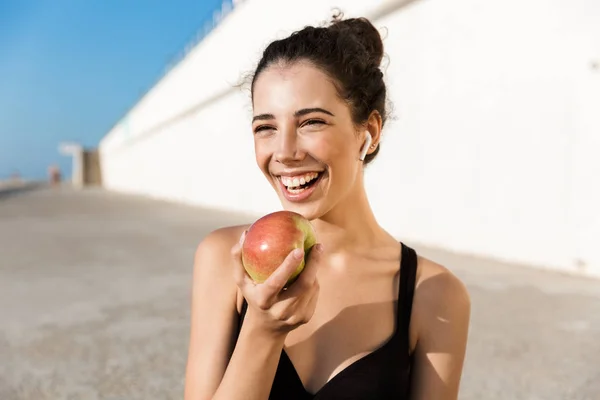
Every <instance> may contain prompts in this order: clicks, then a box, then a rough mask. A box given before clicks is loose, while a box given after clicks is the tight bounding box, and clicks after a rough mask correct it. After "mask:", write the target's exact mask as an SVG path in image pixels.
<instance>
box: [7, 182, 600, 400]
mask: <svg viewBox="0 0 600 400" xmlns="http://www.w3.org/2000/svg"><path fill="white" fill-rule="evenodd" d="M242 221H251V218H250V217H244V216H235V215H230V214H228V215H224V214H222V213H219V212H216V211H211V210H203V209H198V208H193V207H187V206H182V205H174V204H169V203H166V202H159V201H153V200H149V199H140V198H135V197H128V196H123V195H117V194H111V193H106V192H102V191H98V190H86V191H83V192H78V193H75V192H72V191H69V190H64V189H59V190H57V189H38V190H30V191H27V192H16V193H15V192H12V193H10V194H9V195H2V193H0V321H1V322H0V360H1V361H0V399H1V400H13V399H20V400H21V399H23V400H25V399H27V400H29V399H35V400H46V399H48V400H49V399H52V400H58V399H86V400H95V399H145V400H148V399H181V398H182V397H183V374H184V366H185V358H186V350H187V341H188V324H189V321H188V312H189V289H190V274H191V265H192V256H193V251H194V248H195V245H196V244H197V243H198V242H199V241H200V240H201V238H202V237H203V236H204V235H205V234H206V233H207V232H209V231H211V230H213V229H215V228H216V227H218V226H223V225H228V224H232V223H237V222H242ZM409 244H411V245H413V246H414V247H415V248H417V250H419V251H420V252H421V253H423V254H425V255H427V256H430V257H433V258H434V259H435V260H437V261H440V262H442V263H444V264H445V265H447V266H448V267H450V268H451V269H453V270H454V271H455V272H456V273H457V274H458V275H459V276H460V277H462V278H463V280H464V281H465V282H466V283H467V285H468V287H469V290H470V292H471V297H472V302H473V315H472V327H471V336H470V342H469V349H468V353H467V361H466V366H465V371H464V376H463V381H462V389H461V396H460V398H461V399H465V400H481V399H491V400H496V399H503V400H504V399H510V400H521V399H523V400H525V399H527V400H537V399H540V400H542V399H543V400H567V399H590V400H591V399H595V400H598V399H600V281H594V280H589V279H578V278H574V277H568V276H563V275H560V274H555V273H549V272H542V271H538V270H533V269H528V268H517V267H514V266H508V265H503V264H500V263H495V262H492V261H489V260H478V259H475V258H470V257H464V256H458V255H453V254H449V253H445V252H441V251H436V250H434V249H427V248H424V247H422V246H418V245H416V244H414V243H409Z"/></svg>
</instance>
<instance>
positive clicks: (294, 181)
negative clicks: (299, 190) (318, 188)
mask: <svg viewBox="0 0 600 400" xmlns="http://www.w3.org/2000/svg"><path fill="white" fill-rule="evenodd" d="M318 176H319V174H318V173H317V172H309V173H308V174H304V175H297V176H282V177H281V183H283V184H284V185H285V186H287V187H296V186H300V185H304V184H305V183H308V182H310V181H312V180H313V179H315V178H316V177H318Z"/></svg>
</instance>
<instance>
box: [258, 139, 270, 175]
mask: <svg viewBox="0 0 600 400" xmlns="http://www.w3.org/2000/svg"><path fill="white" fill-rule="evenodd" d="M254 156H255V158H256V164H257V165H258V167H259V168H260V169H261V170H263V171H265V170H267V169H268V164H269V158H270V153H269V150H268V149H267V148H266V147H265V144H264V143H261V142H260V141H257V140H254Z"/></svg>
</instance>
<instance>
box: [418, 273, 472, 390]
mask: <svg viewBox="0 0 600 400" xmlns="http://www.w3.org/2000/svg"><path fill="white" fill-rule="evenodd" d="M432 269H434V270H436V272H435V273H432V274H431V275H429V276H426V277H424V278H423V279H422V281H421V282H420V284H419V285H418V286H417V288H416V290H415V298H414V305H413V314H414V315H415V319H416V323H417V332H418V333H417V335H418V338H417V343H416V346H415V349H414V352H413V354H414V364H413V374H412V396H411V399H413V400H421V399H439V400H455V399H457V398H458V391H459V386H460V378H461V375H462V368H463V364H464V358H465V352H466V346H467V337H468V331H469V320H470V314H471V301H470V298H469V294H468V292H467V289H466V287H465V286H464V284H463V283H462V282H461V281H460V280H459V279H458V278H457V277H456V276H454V275H453V274H452V273H451V272H450V271H448V270H446V269H445V268H443V267H441V266H435V267H432Z"/></svg>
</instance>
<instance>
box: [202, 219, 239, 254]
mask: <svg viewBox="0 0 600 400" xmlns="http://www.w3.org/2000/svg"><path fill="white" fill-rule="evenodd" d="M248 227H249V225H235V226H227V227H224V228H219V229H216V230H214V231H212V232H211V233H209V234H208V235H206V237H205V238H204V239H202V241H201V242H200V243H199V244H198V247H197V248H196V256H195V257H196V259H197V258H198V257H206V256H207V255H209V254H211V255H213V256H214V255H217V254H219V255H224V256H228V255H229V252H230V250H231V248H232V247H233V246H234V245H235V243H236V242H237V241H238V240H239V239H240V236H241V235H242V232H244V230H246V229H248Z"/></svg>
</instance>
